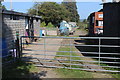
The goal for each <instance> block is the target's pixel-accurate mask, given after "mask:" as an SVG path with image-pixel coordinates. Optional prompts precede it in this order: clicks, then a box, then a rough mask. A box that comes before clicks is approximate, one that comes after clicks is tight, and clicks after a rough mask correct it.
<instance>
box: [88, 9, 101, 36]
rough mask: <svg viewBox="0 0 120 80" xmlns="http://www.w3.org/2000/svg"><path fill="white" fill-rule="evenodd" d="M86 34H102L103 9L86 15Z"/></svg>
mask: <svg viewBox="0 0 120 80" xmlns="http://www.w3.org/2000/svg"><path fill="white" fill-rule="evenodd" d="M87 20H88V22H89V23H88V30H89V32H88V35H89V36H98V35H101V34H103V9H101V10H99V11H98V12H93V13H91V14H90V15H89V17H88V19H87Z"/></svg>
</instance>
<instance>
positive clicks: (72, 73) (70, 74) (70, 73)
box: [56, 47, 93, 78]
mask: <svg viewBox="0 0 120 80" xmlns="http://www.w3.org/2000/svg"><path fill="white" fill-rule="evenodd" d="M70 49H71V50H72V51H75V48H70V47H60V48H59V51H70ZM57 55H66V56H69V55H70V53H69V52H68V53H63V52H58V53H57ZM71 56H78V55H77V53H72V54H71ZM56 58H59V57H56ZM66 58H67V59H68V60H69V59H70V57H66ZM72 60H80V57H72ZM65 63H69V61H65ZM72 63H75V64H77V62H72ZM71 67H73V68H81V67H80V66H76V65H73V66H71ZM56 72H58V73H59V74H60V75H61V77H63V78H93V76H92V74H91V72H87V71H81V70H73V69H56Z"/></svg>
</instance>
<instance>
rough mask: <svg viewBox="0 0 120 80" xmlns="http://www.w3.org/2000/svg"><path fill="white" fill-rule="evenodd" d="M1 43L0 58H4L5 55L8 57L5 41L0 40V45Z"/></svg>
mask: <svg viewBox="0 0 120 80" xmlns="http://www.w3.org/2000/svg"><path fill="white" fill-rule="evenodd" d="M1 43H2V48H1V47H0V49H2V56H6V55H8V49H7V42H6V39H5V38H2V41H1V42H0V45H1Z"/></svg>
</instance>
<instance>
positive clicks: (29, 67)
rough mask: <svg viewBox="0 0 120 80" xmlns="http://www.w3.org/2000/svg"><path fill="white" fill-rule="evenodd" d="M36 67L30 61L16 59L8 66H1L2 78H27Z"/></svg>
mask: <svg viewBox="0 0 120 80" xmlns="http://www.w3.org/2000/svg"><path fill="white" fill-rule="evenodd" d="M37 71H38V69H37V68H36V67H35V66H34V65H33V64H31V63H25V62H23V61H17V62H15V63H13V64H11V65H10V66H9V67H3V69H2V78H3V79H5V78H29V77H30V74H32V73H34V72H37Z"/></svg>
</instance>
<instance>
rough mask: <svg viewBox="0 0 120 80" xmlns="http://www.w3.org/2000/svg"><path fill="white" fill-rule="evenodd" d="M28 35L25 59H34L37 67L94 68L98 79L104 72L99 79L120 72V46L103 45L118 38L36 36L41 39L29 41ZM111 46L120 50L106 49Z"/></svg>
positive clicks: (23, 40) (23, 55)
mask: <svg viewBox="0 0 120 80" xmlns="http://www.w3.org/2000/svg"><path fill="white" fill-rule="evenodd" d="M26 38H28V37H27V36H23V37H21V40H22V41H21V42H22V43H21V48H22V60H24V61H26V62H30V63H31V62H32V63H33V64H34V65H35V66H37V67H41V68H49V69H50V68H57V69H59V68H60V69H62V70H64V69H65V70H66V69H68V70H75V71H87V72H89V71H90V72H92V74H93V75H95V78H98V77H99V76H100V75H101V76H102V77H99V78H112V76H111V75H109V74H105V73H106V72H110V73H119V72H120V67H118V65H119V64H120V63H119V60H120V57H119V55H120V54H119V53H117V49H118V48H119V46H117V45H107V44H103V43H104V41H106V40H111V39H112V40H113V39H114V40H118V38H110V37H35V38H37V42H32V43H30V42H29V43H26V42H25V41H26V40H25V39H26ZM109 48H111V49H113V50H116V51H113V52H109V51H106V50H109ZM60 69H59V70H60ZM59 70H58V71H59ZM100 72H102V74H101V73H100ZM88 78H89V77H88Z"/></svg>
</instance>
